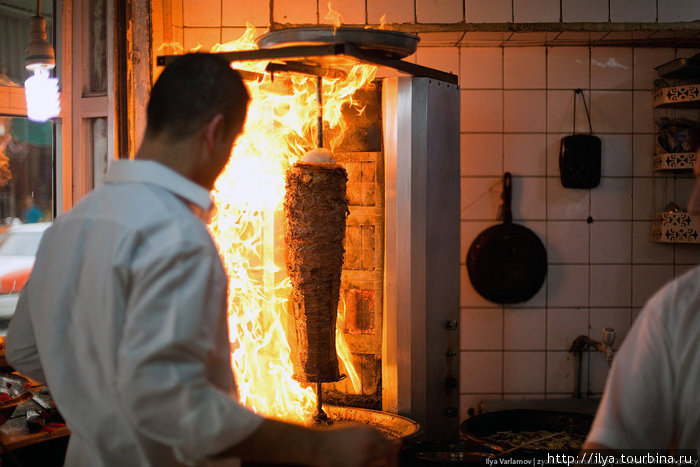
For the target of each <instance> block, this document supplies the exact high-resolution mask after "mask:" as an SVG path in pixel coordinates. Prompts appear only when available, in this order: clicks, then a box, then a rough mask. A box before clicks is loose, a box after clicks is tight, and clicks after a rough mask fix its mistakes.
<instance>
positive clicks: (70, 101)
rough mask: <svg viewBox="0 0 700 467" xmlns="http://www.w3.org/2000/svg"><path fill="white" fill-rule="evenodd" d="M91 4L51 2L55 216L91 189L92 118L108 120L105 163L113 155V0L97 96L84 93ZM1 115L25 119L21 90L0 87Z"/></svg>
mask: <svg viewBox="0 0 700 467" xmlns="http://www.w3.org/2000/svg"><path fill="white" fill-rule="evenodd" d="M90 3H91V2H90V1H88V0H54V18H55V19H54V22H55V23H54V30H55V41H54V44H55V46H54V50H55V53H56V65H57V68H56V69H57V73H56V74H57V76H58V78H59V86H60V89H61V90H60V93H59V98H60V100H61V112H60V113H59V115H58V117H56V118H55V119H54V138H53V139H54V141H53V161H54V203H53V205H54V206H53V216H54V218H55V217H56V216H58V215H60V214H61V213H62V212H65V211H67V210H69V209H70V208H71V207H73V205H75V203H77V202H78V201H79V200H80V198H82V197H83V196H85V195H86V194H87V193H88V192H89V191H90V190H92V189H93V188H94V183H93V176H92V168H93V166H94V154H93V151H92V141H91V139H90V137H91V126H92V120H91V119H93V118H99V117H101V118H107V145H108V148H107V150H108V154H107V157H108V159H109V160H112V159H114V157H115V152H116V151H115V139H114V135H115V133H116V132H115V105H114V102H115V99H114V94H115V93H114V0H106V10H107V12H106V13H107V18H106V22H107V25H106V26H107V27H106V31H107V44H106V47H107V51H106V52H107V53H106V54H107V91H106V93H105V94H104V95H98V96H96V95H95V93H94V92H93V93H87V92H85V91H84V88H85V87H86V86H85V84H86V83H87V80H88V78H87V77H88V76H89V73H90V71H89V69H88V66H89V60H88V55H87V50H86V49H87V47H86V46H87V45H89V44H90V43H92V42H91V41H90V40H89V39H88V36H87V35H88V34H89V32H90V27H89V21H90V18H89V15H88V13H89V11H90V10H89V8H90ZM74 13H75V14H74ZM28 40H29V38H27V41H28ZM0 114H3V115H9V116H15V117H24V118H26V117H27V105H26V101H25V96H24V88H23V87H16V86H4V85H0Z"/></svg>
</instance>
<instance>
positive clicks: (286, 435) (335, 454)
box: [214, 418, 401, 467]
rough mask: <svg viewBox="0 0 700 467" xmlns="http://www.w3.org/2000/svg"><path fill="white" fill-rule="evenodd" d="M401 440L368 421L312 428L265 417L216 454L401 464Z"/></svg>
mask: <svg viewBox="0 0 700 467" xmlns="http://www.w3.org/2000/svg"><path fill="white" fill-rule="evenodd" d="M400 448H401V443H400V442H399V441H395V440H393V441H392V440H388V439H386V438H385V437H384V436H383V435H382V434H381V432H379V430H377V429H375V428H372V427H369V426H365V425H344V426H340V427H328V428H315V427H314V428H310V427H305V426H302V425H296V424H292V423H286V422H282V421H279V420H273V419H269V418H266V419H265V420H263V422H262V424H261V425H260V427H259V428H258V429H257V430H256V431H255V432H254V433H253V434H252V435H251V436H249V437H248V438H246V439H245V440H243V441H242V442H240V443H239V444H237V445H236V446H232V447H231V448H229V449H227V450H225V451H224V452H221V453H219V455H218V456H214V457H215V459H219V460H220V459H222V458H226V457H229V456H235V457H240V458H241V459H243V460H244V461H248V462H252V463H254V464H255V463H259V464H264V465H276V464H280V465H289V464H293V465H305V466H311V467H398V464H399V449H400Z"/></svg>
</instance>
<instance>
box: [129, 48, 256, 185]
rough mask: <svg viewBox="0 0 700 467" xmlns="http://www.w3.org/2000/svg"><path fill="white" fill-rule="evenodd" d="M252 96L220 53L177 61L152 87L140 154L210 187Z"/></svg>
mask: <svg viewBox="0 0 700 467" xmlns="http://www.w3.org/2000/svg"><path fill="white" fill-rule="evenodd" d="M249 99H250V97H249V94H248V91H247V89H246V87H245V85H244V84H243V80H242V79H241V77H240V74H239V73H238V72H237V71H235V70H233V69H232V68H231V67H230V65H229V63H227V62H226V61H225V60H224V59H222V58H221V57H219V56H217V55H213V54H206V53H192V54H187V55H182V56H180V57H177V58H175V59H174V60H173V61H172V62H170V63H169V64H168V66H167V67H165V69H164V70H163V72H162V73H161V74H160V76H159V77H158V80H157V81H156V83H155V84H154V85H153V88H152V89H151V97H150V100H149V102H148V106H147V109H146V114H147V123H146V133H145V136H144V141H143V143H142V145H141V147H140V148H139V151H138V153H137V155H136V157H137V158H139V159H152V160H156V161H158V162H160V163H162V164H164V165H166V166H168V167H170V168H172V169H174V170H176V171H177V172H180V173H181V174H183V175H185V176H186V177H188V178H190V179H192V180H193V181H195V182H197V183H199V184H200V185H203V186H205V187H207V188H211V187H212V185H213V183H214V180H216V177H217V176H218V175H219V173H220V172H221V170H223V168H224V166H225V164H226V162H227V161H228V157H229V154H230V151H231V146H232V144H233V141H234V140H235V138H236V136H238V134H239V133H240V132H241V129H242V128H243V123H244V122H245V115H246V110H247V106H248V101H249Z"/></svg>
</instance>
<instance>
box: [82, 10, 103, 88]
mask: <svg viewBox="0 0 700 467" xmlns="http://www.w3.org/2000/svg"><path fill="white" fill-rule="evenodd" d="M106 3H107V2H106V0H93V1H92V2H89V3H88V4H89V8H90V26H89V34H90V37H89V38H88V41H87V42H86V44H89V49H90V50H89V52H88V61H89V68H90V73H89V75H88V76H89V83H88V89H86V91H87V94H92V95H107V5H106Z"/></svg>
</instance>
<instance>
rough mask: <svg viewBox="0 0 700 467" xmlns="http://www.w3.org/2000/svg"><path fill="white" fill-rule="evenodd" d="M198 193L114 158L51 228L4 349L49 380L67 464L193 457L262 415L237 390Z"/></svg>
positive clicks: (218, 447)
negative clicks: (66, 437)
mask: <svg viewBox="0 0 700 467" xmlns="http://www.w3.org/2000/svg"><path fill="white" fill-rule="evenodd" d="M190 206H195V207H196V208H197V209H198V210H199V211H200V212H202V213H206V212H208V211H209V210H210V208H211V199H210V196H209V192H208V191H207V190H206V189H204V188H202V187H201V186H199V185H197V184H195V183H193V182H191V181H189V180H187V179H186V178H184V177H182V176H180V175H179V174H177V173H176V172H174V171H172V170H170V169H168V168H166V167H164V166H162V165H160V164H158V163H156V162H152V161H117V162H114V163H113V164H112V166H111V167H110V170H109V172H108V174H107V177H106V180H105V183H104V184H103V185H102V186H100V187H99V188H97V189H95V190H94V191H93V192H92V193H91V194H89V195H88V196H86V197H85V198H84V199H83V200H81V201H80V202H79V203H78V204H77V205H76V206H75V207H74V208H73V209H72V210H70V211H69V212H67V213H65V214H64V215H62V216H59V217H58V218H57V219H56V221H55V222H54V224H53V225H52V226H51V227H50V228H49V229H48V230H47V232H46V234H45V235H44V238H43V240H42V243H41V246H40V247H39V252H38V254H37V260H36V263H35V265H34V270H33V272H32V275H31V277H30V279H29V281H28V282H27V284H26V286H25V287H24V289H23V291H22V295H21V297H20V299H19V302H18V305H17V311H16V313H15V316H14V318H13V320H12V322H11V324H10V327H9V330H8V334H7V338H6V346H7V357H8V360H9V361H10V362H11V364H12V365H13V366H14V367H15V368H17V369H18V370H19V371H21V372H23V373H24V374H26V375H28V376H30V377H31V378H34V379H37V380H40V381H45V382H46V383H47V385H48V387H49V389H50V391H51V394H52V396H53V398H54V400H55V401H56V404H57V406H58V408H59V410H60V411H61V414H62V415H63V416H64V418H65V419H66V422H67V425H68V427H69V428H70V430H71V439H70V442H69V446H68V453H67V456H66V465H68V466H86V465H89V466H110V467H111V466H122V465H123V466H130V467H132V466H147V465H164V466H171V465H197V464H199V463H202V462H204V461H205V460H206V457H207V456H211V455H214V454H217V453H219V452H221V451H222V450H224V449H226V448H228V447H230V446H232V445H234V444H236V443H238V442H239V441H241V440H243V439H244V438H246V437H247V436H249V435H250V434H251V433H252V432H253V431H254V430H255V429H256V428H257V427H258V426H259V424H260V422H261V421H262V418H261V417H260V416H258V415H255V414H254V413H252V412H250V411H249V410H247V409H245V408H244V407H243V406H241V405H240V404H239V403H238V400H237V397H236V393H235V382H234V379H233V373H232V370H231V362H230V345H229V337H228V326H227V319H226V308H227V306H226V296H227V293H226V290H227V278H226V274H225V272H224V269H223V266H222V264H221V259H220V258H219V255H218V252H217V250H216V247H215V245H214V243H213V241H212V238H211V236H210V234H209V231H208V230H207V228H206V226H205V225H204V223H203V222H201V220H199V219H198V218H197V217H196V216H195V214H193V212H192V210H191V209H190Z"/></svg>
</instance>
